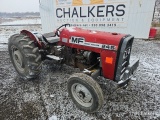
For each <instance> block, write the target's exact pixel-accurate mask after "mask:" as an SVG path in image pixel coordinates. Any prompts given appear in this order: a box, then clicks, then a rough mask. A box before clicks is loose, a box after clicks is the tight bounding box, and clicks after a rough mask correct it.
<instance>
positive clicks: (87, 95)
mask: <svg viewBox="0 0 160 120" xmlns="http://www.w3.org/2000/svg"><path fill="white" fill-rule="evenodd" d="M67 88H68V93H69V95H70V97H71V98H72V100H73V102H74V103H75V104H76V106H77V107H78V108H79V109H81V110H83V111H85V112H88V113H93V112H96V111H98V110H99V109H100V108H101V107H102V104H103V93H102V90H101V88H100V86H99V84H98V83H97V82H96V81H95V80H94V79H93V78H92V77H90V76H88V75H86V74H83V73H76V74H73V75H72V76H71V77H70V78H69V81H68V87H67Z"/></svg>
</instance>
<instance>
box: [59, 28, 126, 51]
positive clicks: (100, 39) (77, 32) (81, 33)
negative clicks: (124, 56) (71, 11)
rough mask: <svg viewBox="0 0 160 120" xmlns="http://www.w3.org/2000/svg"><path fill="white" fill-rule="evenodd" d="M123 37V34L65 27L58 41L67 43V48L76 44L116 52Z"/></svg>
mask: <svg viewBox="0 0 160 120" xmlns="http://www.w3.org/2000/svg"><path fill="white" fill-rule="evenodd" d="M124 37H126V35H125V34H119V33H111V32H103V31H95V30H86V29H82V28H77V27H67V28H64V29H63V30H62V31H61V35H60V40H61V41H62V42H67V43H69V46H70V45H72V44H76V45H81V47H82V46H87V47H94V48H99V49H101V48H106V49H109V50H117V49H118V47H119V44H120V41H121V40H122V38H124ZM64 39H67V41H66V40H65V41H64ZM72 47H73V46H72ZM84 49H85V48H84Z"/></svg>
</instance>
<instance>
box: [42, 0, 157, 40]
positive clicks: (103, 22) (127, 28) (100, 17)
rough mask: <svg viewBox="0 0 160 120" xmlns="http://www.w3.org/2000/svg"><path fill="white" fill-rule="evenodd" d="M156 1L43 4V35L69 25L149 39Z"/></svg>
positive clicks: (95, 0)
mask: <svg viewBox="0 0 160 120" xmlns="http://www.w3.org/2000/svg"><path fill="white" fill-rule="evenodd" d="M154 6H155V0H40V14H41V21H42V30H43V32H44V33H47V32H52V31H54V30H55V29H57V28H58V27H59V26H61V25H62V24H66V23H69V24H71V25H72V26H77V27H81V28H85V29H90V30H99V31H106V32H117V33H124V34H131V35H133V36H134V37H135V38H148V36H149V31H150V27H151V21H152V18H153V12H154Z"/></svg>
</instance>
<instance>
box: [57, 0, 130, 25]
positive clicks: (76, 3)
mask: <svg viewBox="0 0 160 120" xmlns="http://www.w3.org/2000/svg"><path fill="white" fill-rule="evenodd" d="M113 1H114V2H113ZM128 9H129V4H128V0H57V2H56V4H55V14H56V21H55V22H56V25H57V26H60V25H62V24H64V23H70V24H71V26H79V27H83V28H84V27H87V28H88V27H92V28H93V27H101V28H105V27H112V28H116V27H127V21H128Z"/></svg>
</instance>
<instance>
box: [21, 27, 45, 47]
mask: <svg viewBox="0 0 160 120" xmlns="http://www.w3.org/2000/svg"><path fill="white" fill-rule="evenodd" d="M21 34H24V35H27V36H28V37H29V38H30V39H31V40H33V41H34V42H35V45H36V46H37V47H38V48H39V49H40V48H42V47H43V44H42V42H41V41H40V39H39V38H38V37H37V36H36V35H35V34H34V33H32V32H30V31H28V30H22V31H21Z"/></svg>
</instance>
